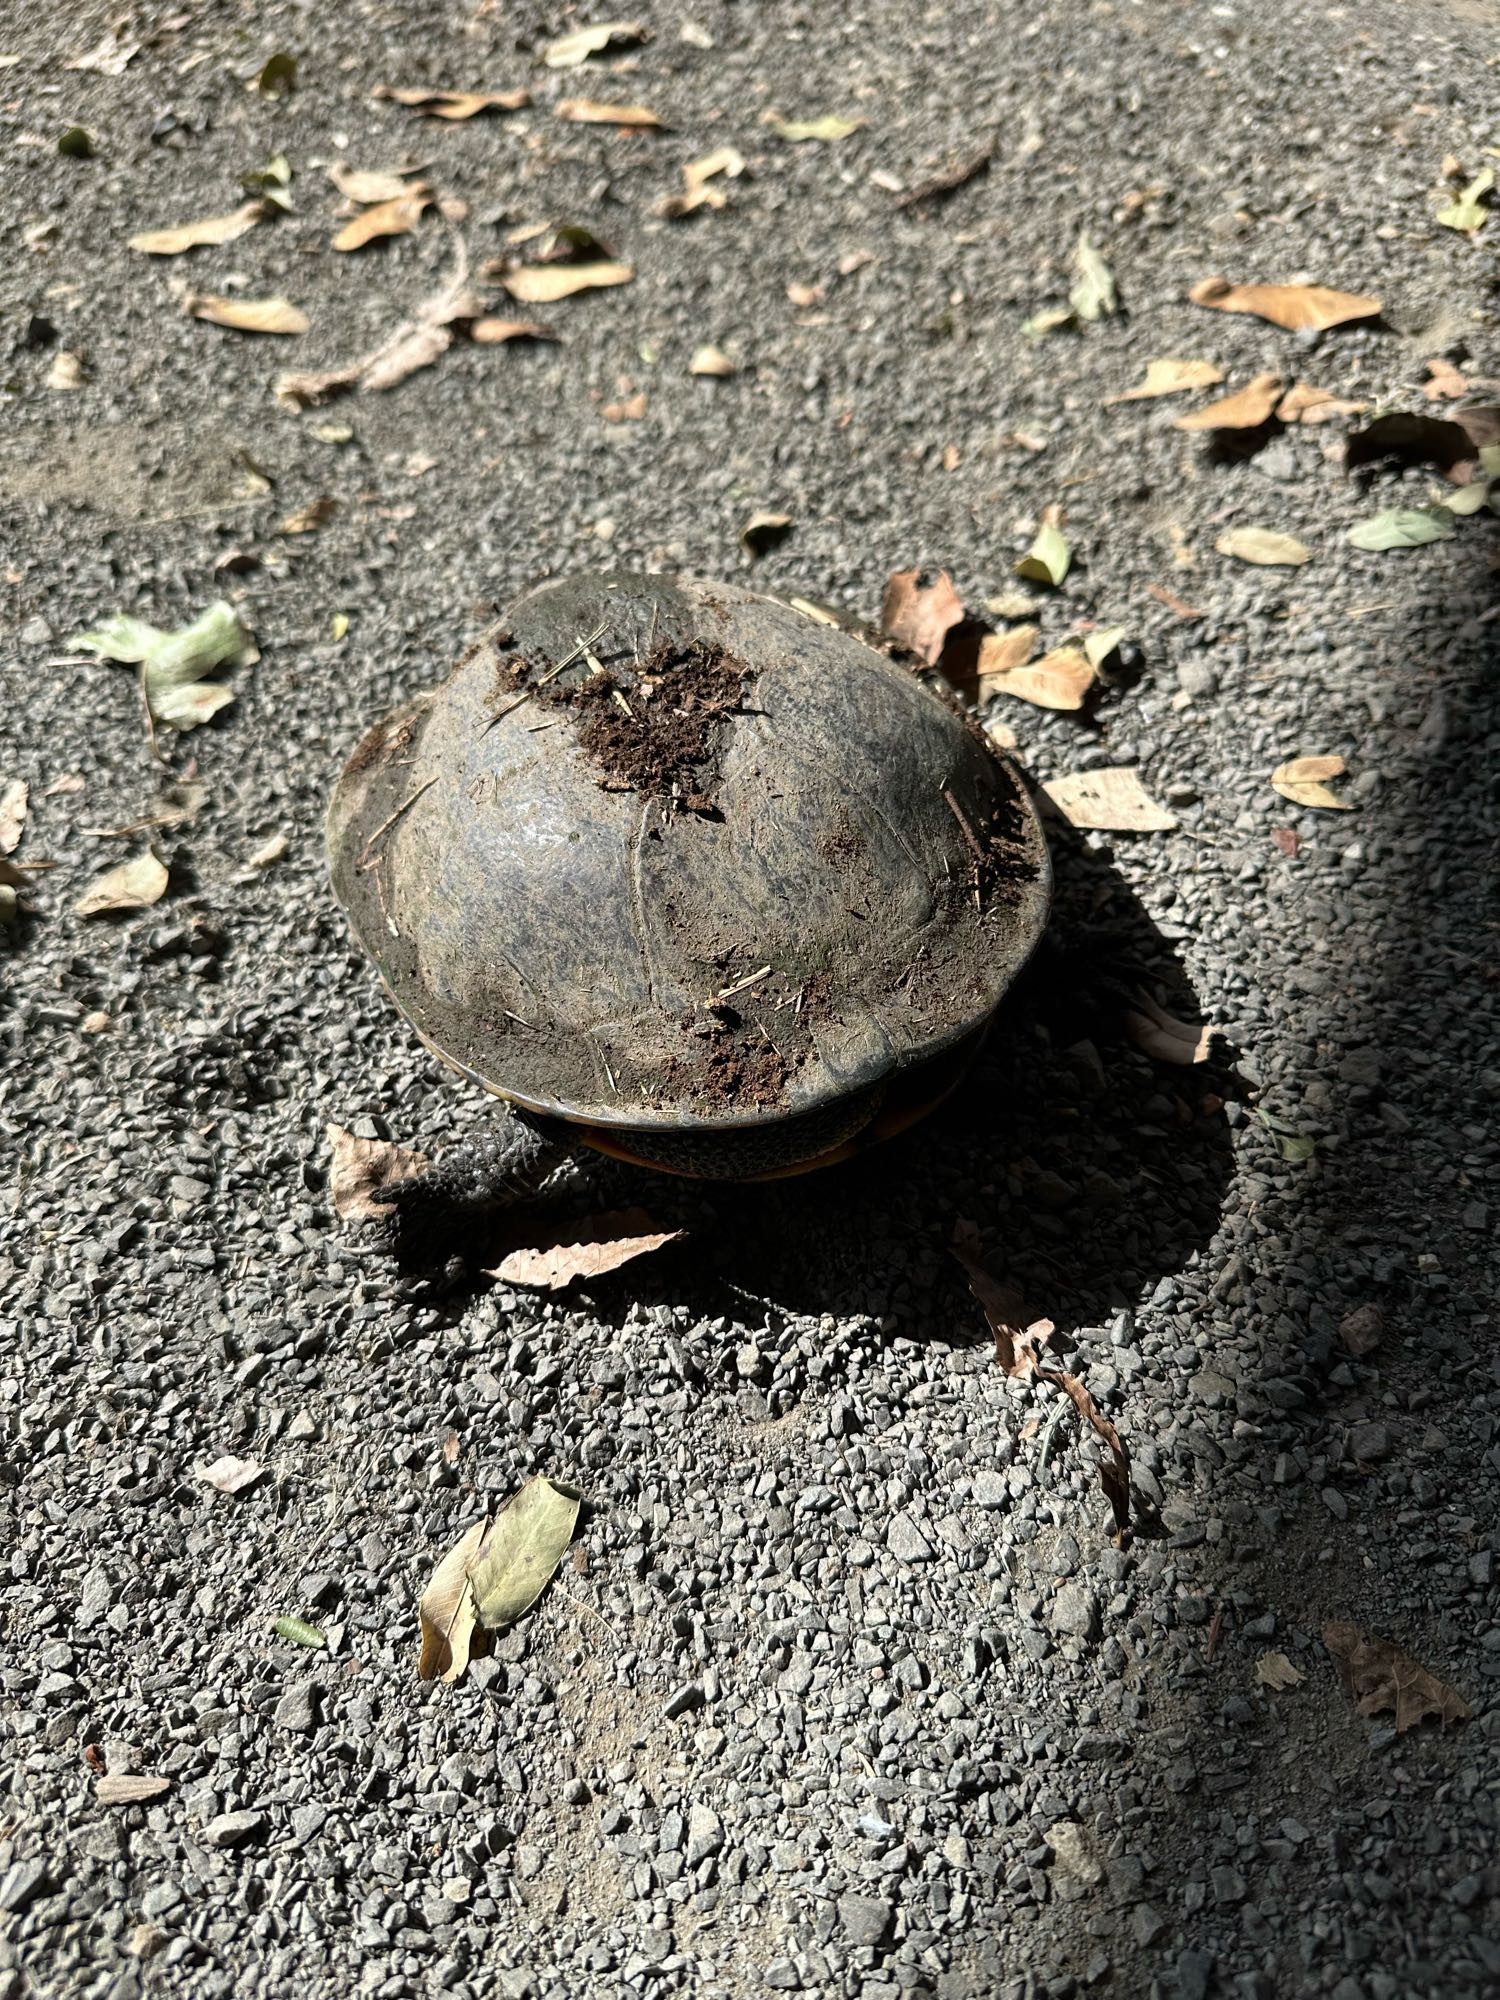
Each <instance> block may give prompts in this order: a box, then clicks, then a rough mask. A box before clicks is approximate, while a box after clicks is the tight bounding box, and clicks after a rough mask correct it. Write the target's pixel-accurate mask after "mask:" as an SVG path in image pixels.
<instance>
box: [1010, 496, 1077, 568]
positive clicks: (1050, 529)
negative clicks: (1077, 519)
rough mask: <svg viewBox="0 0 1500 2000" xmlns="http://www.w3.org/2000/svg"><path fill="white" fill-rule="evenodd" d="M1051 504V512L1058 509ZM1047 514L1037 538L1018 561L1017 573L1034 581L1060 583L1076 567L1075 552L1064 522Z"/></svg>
mask: <svg viewBox="0 0 1500 2000" xmlns="http://www.w3.org/2000/svg"><path fill="white" fill-rule="evenodd" d="M1055 511H1056V510H1055V509H1053V508H1050V507H1049V508H1048V510H1047V516H1051V515H1052V514H1054V513H1055ZM1047 516H1044V517H1043V520H1042V525H1041V527H1040V528H1038V530H1037V534H1036V540H1035V541H1034V542H1033V543H1032V545H1031V547H1030V548H1029V549H1028V550H1027V551H1026V554H1025V555H1024V556H1022V558H1021V560H1020V561H1019V562H1018V563H1017V564H1016V575H1017V576H1024V577H1028V578H1029V579H1030V580H1031V581H1032V582H1033V583H1050V584H1053V585H1054V586H1055V585H1057V584H1060V583H1061V582H1062V580H1063V578H1064V577H1065V576H1066V575H1067V573H1068V571H1069V569H1070V568H1071V567H1072V562H1073V552H1072V550H1071V549H1070V548H1069V547H1068V542H1067V537H1066V536H1065V535H1064V534H1063V531H1062V527H1061V524H1060V523H1059V522H1058V521H1056V520H1053V519H1050V518H1047Z"/></svg>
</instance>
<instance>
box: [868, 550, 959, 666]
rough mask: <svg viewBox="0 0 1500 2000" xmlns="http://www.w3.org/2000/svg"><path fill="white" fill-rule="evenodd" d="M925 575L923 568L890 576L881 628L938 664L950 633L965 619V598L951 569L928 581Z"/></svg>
mask: <svg viewBox="0 0 1500 2000" xmlns="http://www.w3.org/2000/svg"><path fill="white" fill-rule="evenodd" d="M922 577H923V572H922V571H921V570H920V569H898V570H895V571H893V572H892V574H891V575H890V576H889V577H888V578H887V579H886V586H885V595H884V597H883V598H882V599H881V604H880V629H881V631H882V632H884V633H885V635H886V637H887V638H888V639H893V640H894V641H895V642H896V644H897V645H898V646H904V647H905V648H906V650H907V651H908V652H910V653H915V654H916V656H917V658H918V659H919V660H923V661H925V662H926V664H927V665H928V666H929V667H935V666H936V665H937V663H938V661H939V659H940V658H941V657H942V651H943V647H944V646H945V645H946V644H947V641H948V634H949V633H950V632H951V631H952V630H953V628H954V626H955V625H957V624H958V623H959V622H960V621H961V619H962V618H963V615H964V607H963V600H962V599H961V598H960V596H959V594H958V592H957V591H956V590H955V589H954V587H953V578H952V577H951V576H950V575H949V574H948V572H947V570H945V569H944V570H939V571H938V574H937V576H936V578H935V579H934V580H933V581H932V582H931V583H924V582H923V581H922Z"/></svg>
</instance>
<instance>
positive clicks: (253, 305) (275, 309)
mask: <svg viewBox="0 0 1500 2000" xmlns="http://www.w3.org/2000/svg"><path fill="white" fill-rule="evenodd" d="M182 309H183V311H184V312H185V313H188V314H190V315H191V317H192V318H194V319H206V320H209V321H210V322H211V323H212V324H213V325H214V326H229V327H233V328H234V329H235V331H236V332H237V333H306V331H307V316H306V315H305V314H304V313H301V312H299V311H298V310H297V308H296V306H294V305H293V304H292V302H291V300H290V299H281V298H275V299H224V298H220V297H219V296H218V294H217V293H215V292H189V293H188V295H187V297H186V298H185V299H184V300H183V302H182Z"/></svg>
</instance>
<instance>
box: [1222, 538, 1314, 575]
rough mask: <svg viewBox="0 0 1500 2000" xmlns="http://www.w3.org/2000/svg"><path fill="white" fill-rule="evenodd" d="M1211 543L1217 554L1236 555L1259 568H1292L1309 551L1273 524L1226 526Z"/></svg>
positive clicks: (1306, 558) (1307, 559)
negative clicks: (1262, 525) (1263, 526)
mask: <svg viewBox="0 0 1500 2000" xmlns="http://www.w3.org/2000/svg"><path fill="white" fill-rule="evenodd" d="M1214 547H1215V548H1216V549H1217V550H1218V552H1219V554H1220V555H1221V556H1236V557H1238V559H1239V560H1240V561H1241V562H1247V563H1255V564H1257V565H1258V566H1259V567H1260V568H1262V569H1274V568H1290V569H1296V568H1297V567H1298V566H1299V565H1300V564H1302V563H1305V562H1311V561H1312V551H1311V550H1310V549H1308V548H1306V547H1305V546H1304V545H1303V544H1302V543H1301V542H1299V541H1298V540H1297V538H1296V537H1295V536H1294V535H1279V534H1277V533H1276V531H1275V529H1273V528H1230V529H1229V530H1228V531H1227V532H1226V533H1224V534H1222V535H1220V537H1219V539H1218V540H1217V541H1216V542H1215V543H1214Z"/></svg>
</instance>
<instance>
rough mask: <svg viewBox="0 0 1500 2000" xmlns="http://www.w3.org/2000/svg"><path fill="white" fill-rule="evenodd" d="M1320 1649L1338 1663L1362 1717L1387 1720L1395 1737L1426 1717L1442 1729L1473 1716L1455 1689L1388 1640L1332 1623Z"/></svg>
mask: <svg viewBox="0 0 1500 2000" xmlns="http://www.w3.org/2000/svg"><path fill="white" fill-rule="evenodd" d="M1323 1644H1324V1645H1325V1646H1326V1647H1327V1648H1328V1650H1329V1652H1330V1653H1332V1655H1333V1657H1334V1658H1335V1659H1336V1660H1337V1661H1338V1663H1339V1671H1340V1673H1342V1675H1343V1677H1344V1686H1345V1687H1346V1688H1347V1689H1348V1691H1349V1694H1350V1696H1351V1697H1352V1698H1353V1699H1354V1700H1355V1701H1357V1703H1358V1705H1359V1712H1360V1714H1361V1715H1383V1714H1387V1713H1388V1714H1391V1715H1393V1716H1394V1717H1395V1728H1396V1734H1397V1735H1398V1736H1400V1735H1402V1734H1403V1733H1404V1732H1405V1731H1406V1730H1408V1729H1414V1728H1415V1727H1416V1725H1417V1724H1418V1723H1419V1722H1421V1721H1423V1720H1424V1719H1425V1718H1426V1717H1427V1716H1429V1715H1435V1716H1436V1717H1437V1719H1438V1724H1439V1726H1440V1727H1442V1726H1445V1725H1446V1724H1448V1723H1450V1722H1467V1721H1468V1720H1469V1718H1470V1717H1471V1716H1472V1715H1473V1713H1474V1711H1473V1709H1472V1708H1470V1706H1469V1704H1468V1703H1467V1702H1466V1701H1465V1700H1464V1698H1463V1696H1462V1695H1461V1694H1459V1693H1458V1692H1457V1690H1456V1689H1454V1688H1451V1687H1449V1686H1448V1684H1447V1683H1446V1681H1440V1680H1439V1679H1438V1678H1437V1676H1436V1674H1432V1673H1429V1672H1428V1670H1427V1668H1426V1667H1424V1666H1423V1665H1422V1664H1421V1662H1420V1661H1418V1660H1414V1659H1413V1658H1412V1656H1411V1654H1410V1653H1408V1652H1406V1651H1404V1650H1403V1649H1402V1648H1401V1647H1400V1646H1397V1645H1395V1644H1394V1643H1393V1642H1392V1641H1391V1640H1389V1639H1377V1638H1376V1637H1375V1636H1374V1634H1373V1633H1370V1632H1366V1631H1365V1630H1364V1628H1363V1627H1362V1626H1360V1625H1355V1624H1353V1623H1351V1622H1350V1621H1348V1620H1346V1619H1341V1618H1336V1619H1334V1620H1333V1621H1332V1622H1331V1623H1330V1624H1327V1625H1325V1626H1324V1627H1323Z"/></svg>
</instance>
